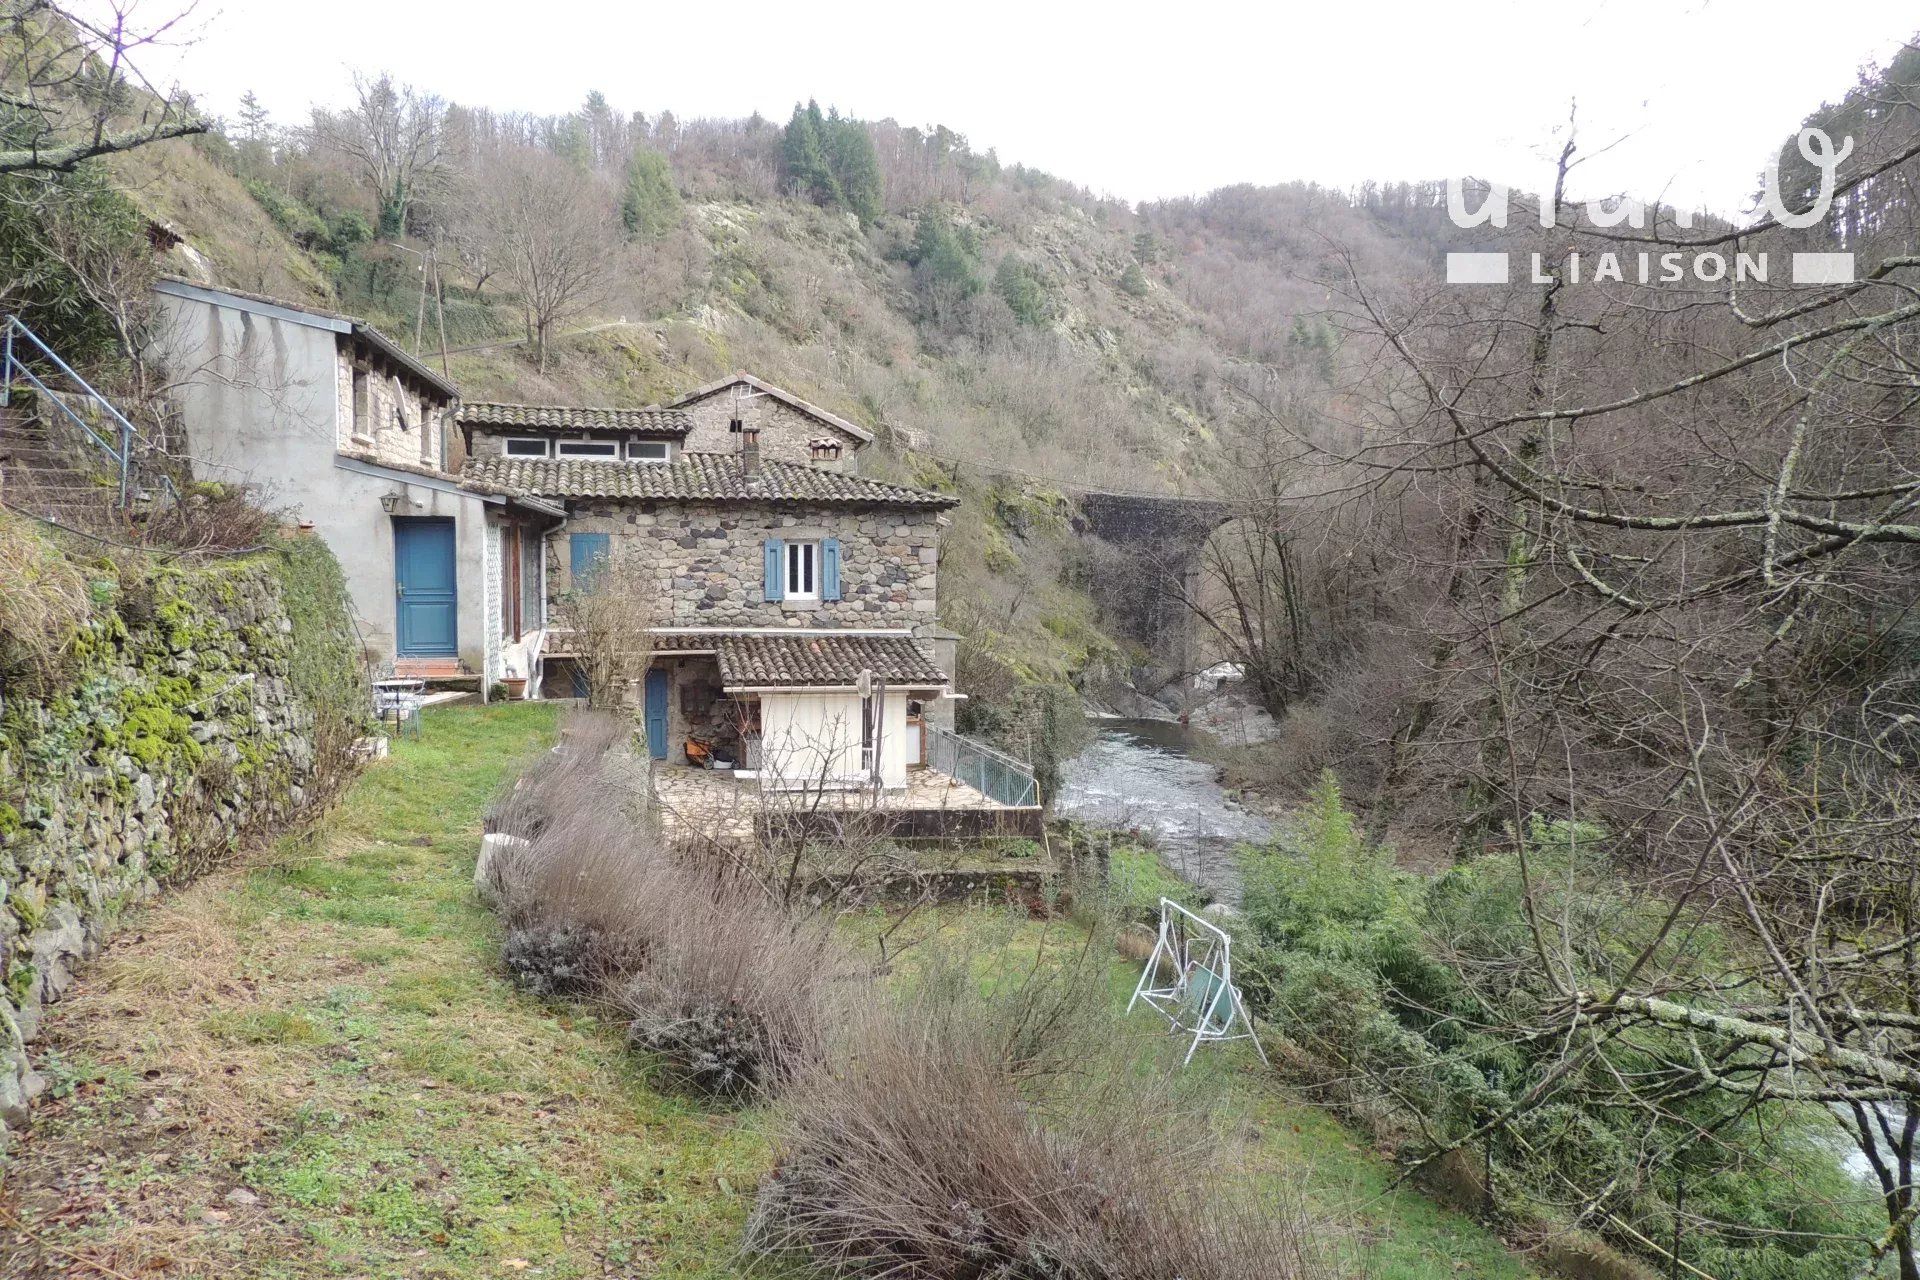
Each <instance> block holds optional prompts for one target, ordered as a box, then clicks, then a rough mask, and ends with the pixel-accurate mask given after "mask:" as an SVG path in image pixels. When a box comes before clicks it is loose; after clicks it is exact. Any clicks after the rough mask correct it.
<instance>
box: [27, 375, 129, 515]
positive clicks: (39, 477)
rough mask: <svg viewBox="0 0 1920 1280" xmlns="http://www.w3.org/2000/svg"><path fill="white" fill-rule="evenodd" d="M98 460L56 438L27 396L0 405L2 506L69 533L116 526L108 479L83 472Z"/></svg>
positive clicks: (114, 490)
mask: <svg viewBox="0 0 1920 1280" xmlns="http://www.w3.org/2000/svg"><path fill="white" fill-rule="evenodd" d="M96 457H97V455H96V454H94V453H93V452H92V451H91V450H84V449H75V448H73V447H71V446H69V445H67V444H66V443H64V442H62V441H59V440H56V439H54V438H53V437H52V436H51V435H50V433H49V432H48V430H47V423H46V421H45V419H44V418H42V417H41V415H40V414H39V413H37V412H35V411H34V410H33V409H32V408H31V407H30V401H29V400H28V398H26V397H17V398H16V399H15V401H14V403H12V404H11V405H6V406H0V502H5V503H6V504H7V505H8V506H9V507H12V508H14V509H15V510H17V511H24V512H27V513H29V514H31V515H36V516H40V517H42V518H44V519H47V520H53V521H57V522H59V523H60V524H64V525H68V526H71V527H73V528H78V529H86V530H96V529H98V528H99V527H100V526H101V525H102V524H106V525H110V526H116V527H117V526H120V525H123V524H124V523H125V519H124V516H123V515H122V514H121V513H119V512H118V509H117V499H118V497H119V492H118V490H117V488H116V487H115V484H114V481H113V480H112V478H111V477H107V476H104V475H103V474H98V473H89V472H88V471H86V470H84V469H83V468H84V467H85V466H86V465H87V464H88V463H90V462H92V461H94V459H95V458H96Z"/></svg>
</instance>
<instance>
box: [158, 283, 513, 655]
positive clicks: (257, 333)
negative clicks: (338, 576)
mask: <svg viewBox="0 0 1920 1280" xmlns="http://www.w3.org/2000/svg"><path fill="white" fill-rule="evenodd" d="M155 301H156V302H158V303H159V305H160V311H161V317H162V320H161V323H160V325H159V333H158V336H157V337H156V339H155V341H154V345H153V351H152V353H151V354H153V355H155V356H157V357H158V359H159V360H160V361H161V362H162V363H163V364H165V366H166V367H167V369H168V372H169V374H170V376H171V377H172V378H173V380H174V383H175V386H174V390H173V397H174V401H175V403H176V404H177V406H178V407H179V410H180V415H181V419H182V421H183V423H184V424H185V427H186V433H187V449H188V453H189V454H190V455H191V459H192V467H193V473H194V476H195V477H196V478H198V479H202V480H219V481H225V482H227V483H231V484H251V485H254V486H256V488H257V489H258V490H259V492H260V495H261V498H262V500H263V501H264V502H265V504H266V505H267V506H268V507H269V508H277V509H282V510H285V511H287V512H288V513H289V514H290V515H291V516H293V517H294V518H296V519H305V520H311V521H313V525H314V529H315V530H316V531H317V532H318V533H319V535H320V536H321V537H322V538H323V539H325V540H326V543H327V546H328V547H329V548H331V549H332V551H333V554H334V556H335V558H337V559H338V560H339V561H340V569H341V572H342V573H343V574H344V575H345V576H346V580H347V594H348V596H349V598H350V599H351V601H352V603H353V609H354V615H355V617H354V622H355V624H356V625H357V626H358V627H359V630H360V635H361V639H362V641H363V642H364V644H365V646H366V650H367V654H368V657H369V659H370V660H371V661H372V662H374V663H375V664H384V663H387V662H391V661H392V660H393V656H394V640H395V637H394V631H395V627H396V616H395V604H394V589H393V588H394V579H393V519H392V517H391V516H389V515H388V514H387V512H386V511H384V510H383V509H382V508H381V505H380V500H381V498H382V497H383V496H386V495H389V494H396V493H397V494H398V495H399V497H400V506H399V508H398V511H399V513H400V514H403V515H411V516H449V517H452V519H453V521H454V558H455V566H454V568H455V573H456V584H457V589H458V593H459V601H458V617H457V623H456V626H457V646H458V649H459V653H460V657H461V658H462V659H463V660H464V661H465V662H466V664H467V665H468V667H469V668H471V669H472V670H474V671H485V670H486V669H487V665H488V656H489V655H488V649H489V647H490V646H489V641H490V639H491V637H489V636H488V634H487V625H486V607H487V591H486V582H485V571H484V560H485V547H484V541H483V539H484V537H485V532H486V522H485V516H484V513H485V510H486V504H485V503H484V502H483V501H482V500H481V499H480V498H479V497H477V496H475V495H472V494H466V493H449V492H447V491H446V489H445V488H444V487H440V488H435V487H431V486H429V485H427V484H425V483H410V482H406V481H401V480H395V479H390V478H387V477H382V476H372V475H365V474H362V473H360V472H355V471H349V470H346V469H345V468H343V467H341V466H338V465H336V450H335V442H336V440H337V438H338V432H337V428H336V417H337V414H338V403H339V400H338V396H337V394H336V385H335V384H336V380H337V376H338V365H337V362H336V360H335V347H336V343H337V340H338V337H339V335H337V334H335V333H333V332H331V331H329V330H328V329H326V328H324V327H318V326H314V325H309V324H303V323H301V322H299V321H297V320H292V319H285V318H281V317H279V316H269V315H259V314H255V313H252V312H246V311H240V310H238V309H236V308H233V307H226V306H220V305H216V304H214V303H210V302H206V301H202V300H198V299H189V298H181V297H176V296H173V295H171V294H156V296H155Z"/></svg>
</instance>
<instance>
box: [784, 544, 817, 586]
mask: <svg viewBox="0 0 1920 1280" xmlns="http://www.w3.org/2000/svg"><path fill="white" fill-rule="evenodd" d="M815 546H816V544H814V543H811V542H789V543H788V544H787V595H788V596H789V597H797V598H800V599H805V600H811V599H813V598H814V597H815V596H817V595H819V589H818V588H817V587H816V586H815V585H814V565H815V555H816V551H815Z"/></svg>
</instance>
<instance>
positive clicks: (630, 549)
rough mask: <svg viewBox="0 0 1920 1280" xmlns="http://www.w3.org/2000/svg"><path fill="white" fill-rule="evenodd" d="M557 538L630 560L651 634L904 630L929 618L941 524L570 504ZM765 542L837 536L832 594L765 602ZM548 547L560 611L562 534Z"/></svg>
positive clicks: (888, 517)
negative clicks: (596, 545) (645, 593)
mask: <svg viewBox="0 0 1920 1280" xmlns="http://www.w3.org/2000/svg"><path fill="white" fill-rule="evenodd" d="M566 533H568V534H572V533H608V534H611V535H612V537H611V539H610V540H609V544H608V545H609V549H610V552H611V554H612V555H613V557H614V558H615V560H616V562H617V563H618V564H619V565H621V566H622V567H621V568H620V572H621V573H623V574H625V573H627V572H629V570H628V569H627V568H626V567H625V566H626V565H627V564H628V563H631V564H633V565H634V566H635V569H634V570H633V571H634V572H637V573H639V574H640V575H641V576H642V577H643V578H648V577H650V578H651V580H652V582H653V584H654V585H655V587H656V588H657V589H658V593H659V594H658V599H659V600H660V601H661V603H662V608H661V613H662V616H661V617H660V618H659V619H658V621H657V622H656V623H655V625H657V626H687V627H780V626H791V627H913V626H920V625H924V624H926V623H930V622H932V621H933V620H934V614H935V608H936V606H935V588H936V582H937V576H938V574H939V570H940V526H939V523H938V516H937V513H935V512H932V511H919V510H912V509H907V510H877V511H876V510H840V509H835V508H828V507H793V508H764V507H763V508H748V507H744V506H741V505H739V504H720V503H673V502H576V503H574V504H573V507H572V514H571V516H570V517H569V519H568V521H567V525H566ZM768 538H780V539H783V540H788V541H793V540H818V539H821V538H838V539H839V540H840V557H841V567H840V587H841V598H840V599H839V600H838V601H832V602H823V601H811V602H804V603H800V602H794V601H777V602H773V603H768V602H767V601H766V600H765V598H764V595H763V591H762V588H763V585H764V572H765V561H764V559H763V557H764V554H765V553H764V551H763V550H762V548H763V546H764V544H765V541H766V540H767V539H768ZM547 546H548V561H547V585H548V591H549V593H550V596H551V598H552V600H553V601H554V602H555V603H556V604H560V603H562V598H563V597H564V596H565V594H566V593H567V592H568V591H569V590H571V588H572V582H571V580H570V576H569V573H568V566H567V559H568V541H567V538H566V536H564V535H563V536H561V537H558V538H553V539H550V540H549V542H548V544H547Z"/></svg>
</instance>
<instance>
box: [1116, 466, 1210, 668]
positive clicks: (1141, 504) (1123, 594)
mask: <svg viewBox="0 0 1920 1280" xmlns="http://www.w3.org/2000/svg"><path fill="white" fill-rule="evenodd" d="M1079 508H1080V516H1081V521H1082V524H1083V526H1084V527H1083V530H1082V531H1083V532H1085V533H1087V534H1090V535H1091V536H1093V537H1094V538H1097V539H1099V540H1100V541H1101V542H1103V543H1105V544H1106V545H1107V546H1108V547H1110V548H1112V549H1113V550H1115V551H1117V552H1119V553H1121V555H1120V557H1119V559H1120V561H1121V562H1122V563H1123V564H1124V565H1127V566H1130V567H1131V569H1132V570H1133V571H1131V572H1112V571H1109V572H1099V573H1096V574H1095V575H1094V581H1093V583H1092V586H1091V592H1090V594H1091V595H1092V596H1093V599H1094V603H1095V604H1097V605H1099V606H1100V612H1101V615H1102V616H1103V617H1104V618H1105V619H1106V621H1107V622H1108V623H1109V625H1111V626H1112V627H1113V628H1114V629H1115V630H1117V631H1118V632H1119V633H1120V634H1121V635H1123V636H1124V637H1125V638H1127V639H1129V640H1132V641H1133V642H1134V643H1136V644H1138V645H1140V646H1141V647H1142V648H1144V649H1145V650H1146V651H1147V652H1148V653H1149V654H1150V655H1152V657H1153V660H1154V664H1155V665H1156V666H1159V667H1163V668H1165V670H1166V671H1167V673H1168V674H1170V675H1173V674H1181V673H1184V672H1189V671H1192V670H1194V669H1195V668H1196V667H1197V666H1198V663H1199V655H1198V644H1197V632H1198V625H1197V622H1196V619H1195V618H1194V616H1193V611H1192V609H1190V608H1189V607H1188V605H1187V601H1188V600H1191V599H1194V598H1195V597H1196V595H1197V588H1198V578H1199V572H1200V554H1201V552H1202V551H1203V550H1204V549H1205V548H1206V545H1207V540H1208V539H1209V538H1211V537H1212V536H1213V534H1214V531H1215V530H1216V529H1218V528H1219V527H1220V526H1221V525H1223V524H1225V523H1226V522H1227V521H1228V520H1229V519H1230V518H1231V517H1232V514H1233V511H1232V508H1231V507H1229V506H1228V505H1227V504H1226V503H1224V502H1220V501H1217V500H1215V499H1211V498H1179V497H1146V496H1143V495H1139V494H1121V493H1099V492H1087V493H1082V494H1080V495H1079Z"/></svg>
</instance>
